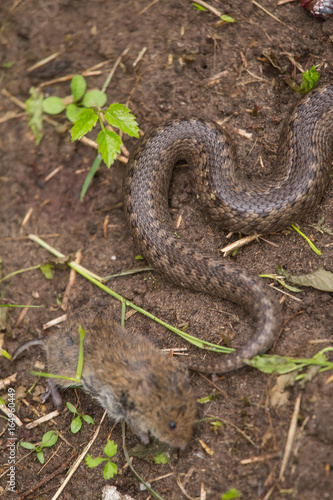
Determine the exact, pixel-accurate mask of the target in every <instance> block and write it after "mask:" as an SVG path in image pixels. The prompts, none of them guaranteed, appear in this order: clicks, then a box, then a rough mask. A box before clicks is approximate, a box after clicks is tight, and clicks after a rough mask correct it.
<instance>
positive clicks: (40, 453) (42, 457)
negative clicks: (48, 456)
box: [37, 451, 45, 465]
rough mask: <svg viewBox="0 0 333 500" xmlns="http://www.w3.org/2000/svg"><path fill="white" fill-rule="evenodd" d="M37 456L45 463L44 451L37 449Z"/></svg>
mask: <svg viewBox="0 0 333 500" xmlns="http://www.w3.org/2000/svg"><path fill="white" fill-rule="evenodd" d="M37 458H38V460H39V461H40V463H41V464H42V465H43V463H44V460H45V459H44V453H43V452H42V451H37Z"/></svg>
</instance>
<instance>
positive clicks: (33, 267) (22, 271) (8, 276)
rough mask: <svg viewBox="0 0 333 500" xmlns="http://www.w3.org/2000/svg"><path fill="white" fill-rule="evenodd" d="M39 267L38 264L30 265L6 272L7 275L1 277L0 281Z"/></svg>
mask: <svg viewBox="0 0 333 500" xmlns="http://www.w3.org/2000/svg"><path fill="white" fill-rule="evenodd" d="M39 268H40V265H38V266H32V267H26V268H25V269H19V270H18V271H14V272H13V273H10V274H7V276H5V277H4V278H1V279H0V283H1V282H2V281H5V280H8V278H11V277H12V276H15V274H20V273H24V272H25V271H34V270H35V269H39Z"/></svg>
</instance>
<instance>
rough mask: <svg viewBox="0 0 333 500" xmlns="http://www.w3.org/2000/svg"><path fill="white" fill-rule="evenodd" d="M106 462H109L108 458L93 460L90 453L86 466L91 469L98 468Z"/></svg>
mask: <svg viewBox="0 0 333 500" xmlns="http://www.w3.org/2000/svg"><path fill="white" fill-rule="evenodd" d="M105 461H107V458H102V457H97V458H93V457H92V456H91V455H90V454H89V453H88V455H87V456H86V464H87V465H88V467H89V468H93V467H97V466H98V465H99V464H101V463H102V462H105Z"/></svg>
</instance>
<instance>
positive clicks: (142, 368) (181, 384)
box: [13, 314, 195, 449]
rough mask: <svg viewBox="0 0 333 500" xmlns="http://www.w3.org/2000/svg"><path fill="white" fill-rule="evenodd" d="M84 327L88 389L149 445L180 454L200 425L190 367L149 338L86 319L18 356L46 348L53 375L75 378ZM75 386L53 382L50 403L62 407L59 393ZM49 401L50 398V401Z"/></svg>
mask: <svg viewBox="0 0 333 500" xmlns="http://www.w3.org/2000/svg"><path fill="white" fill-rule="evenodd" d="M79 325H81V326H82V328H83V329H84V330H85V333H86V336H85V339H84V341H83V370H82V377H81V384H82V388H83V389H84V390H85V391H86V392H88V393H89V394H90V395H91V396H92V397H93V398H95V399H97V400H98V401H99V402H100V404H101V405H102V407H103V408H105V409H106V410H107V411H108V413H109V415H110V416H111V417H112V418H113V419H115V420H116V421H119V420H121V419H122V418H123V419H125V421H126V422H127V424H128V425H129V426H130V427H131V428H132V430H133V431H134V432H136V433H137V434H138V435H139V436H140V438H141V440H142V441H143V442H144V443H147V442H148V441H149V438H148V433H151V434H152V435H153V436H155V437H156V438H157V439H158V440H160V441H162V442H165V443H167V444H169V445H171V446H174V447H177V448H182V449H183V448H185V446H186V445H187V443H188V442H189V440H190V438H191V436H192V427H193V424H194V421H195V398H194V394H193V391H192V388H191V386H190V383H189V377H188V374H187V371H186V369H185V368H184V367H182V366H181V365H179V364H178V363H177V362H176V361H175V360H174V359H172V358H168V357H167V356H165V355H163V354H162V353H161V352H159V351H158V349H157V348H156V347H154V345H153V344H152V343H151V342H150V341H148V340H147V339H146V338H145V337H144V336H142V335H137V334H133V335H132V334H129V333H128V332H127V331H126V330H123V329H121V328H120V327H119V326H118V325H116V324H115V323H114V322H113V321H110V319H109V318H108V317H107V316H105V314H97V315H96V316H95V317H94V318H93V319H91V318H90V319H89V318H88V317H84V316H83V317H82V315H81V316H80V320H79V319H78V317H76V318H75V320H72V321H69V322H68V323H67V324H66V326H65V327H64V328H63V329H62V330H60V331H59V332H58V333H54V334H52V335H50V336H49V337H47V338H44V339H40V340H30V341H28V342H25V343H24V344H23V345H21V346H20V347H19V348H18V349H17V350H16V351H15V353H14V355H13V360H14V359H16V358H17V357H18V355H19V354H20V353H21V352H23V351H24V350H25V349H26V348H28V347H30V346H33V345H40V346H42V347H43V349H44V350H45V352H46V359H47V371H48V372H49V373H52V374H55V375H61V376H66V377H75V375H76V369H77V364H78V356H79V338H80V336H79ZM56 385H57V386H59V387H63V388H67V387H70V386H71V385H75V384H74V383H73V382H72V381H69V380H65V379H48V392H47V393H46V397H48V396H49V395H50V394H51V395H52V399H53V402H54V404H55V406H57V407H59V406H61V397H60V395H59V393H58V391H57V389H56ZM45 399H46V398H44V400H45Z"/></svg>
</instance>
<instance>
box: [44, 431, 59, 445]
mask: <svg viewBox="0 0 333 500" xmlns="http://www.w3.org/2000/svg"><path fill="white" fill-rule="evenodd" d="M57 441H58V433H57V432H56V431H48V432H45V434H44V436H43V437H42V446H44V447H46V448H49V447H50V446H53V445H55V444H56V442H57Z"/></svg>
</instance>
